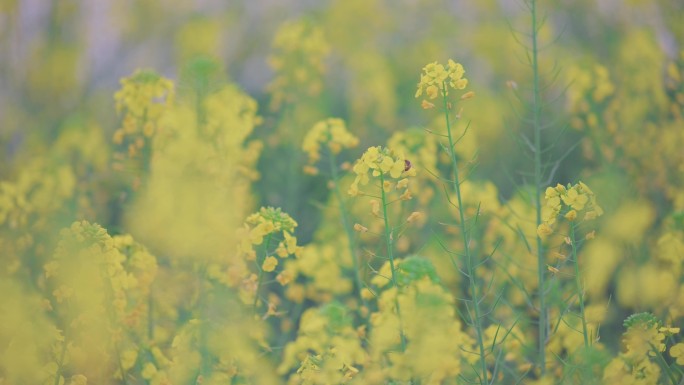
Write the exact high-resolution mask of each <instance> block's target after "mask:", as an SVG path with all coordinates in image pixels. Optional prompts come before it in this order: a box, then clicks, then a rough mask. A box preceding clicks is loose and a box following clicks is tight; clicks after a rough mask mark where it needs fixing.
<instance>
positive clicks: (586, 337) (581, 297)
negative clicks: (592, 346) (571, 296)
mask: <svg viewBox="0 0 684 385" xmlns="http://www.w3.org/2000/svg"><path fill="white" fill-rule="evenodd" d="M570 243H571V245H572V260H573V262H574V264H575V284H576V285H577V297H578V298H579V304H580V318H582V334H584V347H586V348H588V347H589V331H588V330H587V318H586V316H585V314H584V293H583V291H584V290H583V289H582V284H581V281H580V271H579V260H578V259H577V245H576V242H575V224H574V223H570Z"/></svg>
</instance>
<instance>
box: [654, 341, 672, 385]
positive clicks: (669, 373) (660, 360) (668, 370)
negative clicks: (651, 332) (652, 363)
mask: <svg viewBox="0 0 684 385" xmlns="http://www.w3.org/2000/svg"><path fill="white" fill-rule="evenodd" d="M651 350H652V351H653V353H655V356H656V358H657V359H658V363H659V364H660V366H661V367H662V368H663V370H665V373H667V377H668V378H669V379H670V382H672V385H677V379H676V377H675V375H674V373H673V372H672V369H671V368H670V366H669V365H668V364H667V361H665V357H663V353H661V352H660V351H659V350H658V349H656V347H655V346H653V344H651Z"/></svg>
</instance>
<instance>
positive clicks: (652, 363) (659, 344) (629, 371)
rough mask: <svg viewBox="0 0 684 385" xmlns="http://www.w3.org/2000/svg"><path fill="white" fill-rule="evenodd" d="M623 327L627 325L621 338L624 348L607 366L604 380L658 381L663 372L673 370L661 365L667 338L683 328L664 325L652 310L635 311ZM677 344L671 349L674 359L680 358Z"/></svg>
mask: <svg viewBox="0 0 684 385" xmlns="http://www.w3.org/2000/svg"><path fill="white" fill-rule="evenodd" d="M624 326H625V327H626V328H627V330H626V331H625V332H624V334H623V339H622V343H623V345H624V348H625V351H624V352H623V353H621V354H620V355H619V356H618V357H616V358H614V359H613V360H611V362H610V363H609V364H608V365H607V366H606V368H605V370H604V372H603V380H604V381H609V382H610V383H621V384H656V383H658V380H659V378H660V376H661V371H662V370H663V369H665V370H666V371H668V372H669V371H670V370H671V369H670V368H669V367H665V368H662V367H661V366H660V365H659V364H658V361H659V360H662V359H663V356H662V353H663V352H665V350H666V344H665V340H666V337H668V336H672V335H675V334H678V333H679V331H680V329H679V328H673V327H664V326H662V324H661V322H660V320H659V319H658V318H656V317H655V316H654V315H653V314H651V313H637V314H633V315H631V316H629V317H628V318H627V319H626V320H625V322H624ZM677 346H678V345H674V346H672V348H670V354H671V355H672V349H674V355H673V357H674V358H677V357H678V347H677ZM661 362H662V361H661ZM671 378H672V377H671Z"/></svg>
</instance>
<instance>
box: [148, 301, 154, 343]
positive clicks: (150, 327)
mask: <svg viewBox="0 0 684 385" xmlns="http://www.w3.org/2000/svg"><path fill="white" fill-rule="evenodd" d="M153 305H154V299H153V298H152V288H150V293H149V294H148V296H147V338H148V340H149V341H148V342H150V343H151V342H152V341H153V340H154V313H153V307H152V306H153Z"/></svg>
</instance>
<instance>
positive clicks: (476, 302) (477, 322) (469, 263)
mask: <svg viewBox="0 0 684 385" xmlns="http://www.w3.org/2000/svg"><path fill="white" fill-rule="evenodd" d="M446 86H447V85H446V83H442V87H443V88H442V101H443V102H444V103H443V107H444V118H445V120H446V128H447V137H448V138H449V155H450V157H451V168H452V169H453V173H454V177H453V179H452V184H453V188H454V191H455V192H456V199H457V201H458V214H459V219H460V227H461V229H460V230H461V234H462V236H463V247H464V249H465V254H464V258H465V265H466V269H467V271H468V280H469V283H470V291H471V293H472V301H473V307H474V310H475V319H474V320H472V321H473V326H474V327H475V331H476V334H477V344H478V347H479V349H480V369H481V370H482V383H487V362H486V360H485V348H484V341H483V340H482V336H483V330H482V318H481V315H480V314H481V313H480V298H479V294H478V292H477V282H476V281H475V269H474V268H473V260H472V255H471V253H470V240H469V239H468V229H467V227H466V223H465V214H464V212H463V200H462V198H461V184H460V181H459V176H458V161H457V159H456V152H455V151H454V146H455V143H454V139H453V135H452V134H451V121H450V120H449V105H448V102H447V97H446V91H445V90H446Z"/></svg>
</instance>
